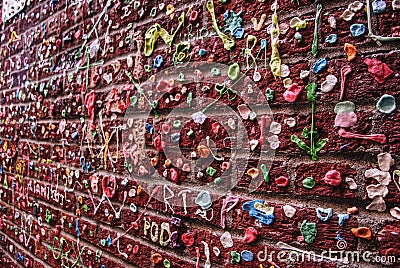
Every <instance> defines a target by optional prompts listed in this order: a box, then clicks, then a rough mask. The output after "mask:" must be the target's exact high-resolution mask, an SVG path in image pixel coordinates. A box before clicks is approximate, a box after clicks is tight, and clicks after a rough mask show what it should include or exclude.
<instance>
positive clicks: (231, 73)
mask: <svg viewBox="0 0 400 268" xmlns="http://www.w3.org/2000/svg"><path fill="white" fill-rule="evenodd" d="M239 73H240V66H239V64H237V63H234V64H232V65H231V66H229V70H228V77H229V79H231V80H236V79H237V78H238V77H239Z"/></svg>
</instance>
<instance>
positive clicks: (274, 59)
mask: <svg viewBox="0 0 400 268" xmlns="http://www.w3.org/2000/svg"><path fill="white" fill-rule="evenodd" d="M277 5H278V4H277V1H275V4H274V14H272V30H271V47H272V54H271V60H270V62H269V66H270V68H271V72H272V74H273V75H274V77H275V78H276V77H279V76H281V57H280V55H279V50H278V45H279V44H278V43H279V25H278V15H277V12H276V11H277Z"/></svg>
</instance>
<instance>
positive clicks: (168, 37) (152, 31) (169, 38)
mask: <svg viewBox="0 0 400 268" xmlns="http://www.w3.org/2000/svg"><path fill="white" fill-rule="evenodd" d="M178 21H179V25H178V27H177V28H176V30H175V31H174V33H173V34H169V33H168V32H167V30H165V29H164V28H161V25H160V24H158V23H155V24H154V25H153V26H150V28H149V29H147V31H146V33H145V35H144V42H145V43H144V55H145V56H146V57H148V56H151V54H153V51H154V44H155V43H156V41H157V39H158V37H161V38H162V39H163V40H164V42H165V44H167V46H169V47H171V45H172V42H173V41H174V38H175V36H176V34H177V33H178V32H179V30H180V29H181V28H182V26H183V24H184V22H185V14H183V13H182V15H180V16H179V18H178Z"/></svg>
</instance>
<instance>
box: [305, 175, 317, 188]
mask: <svg viewBox="0 0 400 268" xmlns="http://www.w3.org/2000/svg"><path fill="white" fill-rule="evenodd" d="M314 186H315V180H314V178H313V177H307V178H305V179H304V180H303V187H304V188H307V189H312V188H313V187H314Z"/></svg>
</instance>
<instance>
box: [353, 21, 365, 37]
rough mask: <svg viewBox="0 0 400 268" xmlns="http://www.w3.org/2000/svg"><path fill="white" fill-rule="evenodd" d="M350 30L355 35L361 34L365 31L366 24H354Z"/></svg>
mask: <svg viewBox="0 0 400 268" xmlns="http://www.w3.org/2000/svg"><path fill="white" fill-rule="evenodd" d="M350 32H351V34H352V35H353V36H354V37H357V36H361V35H363V34H364V33H365V25H364V24H360V23H356V24H352V25H351V26H350Z"/></svg>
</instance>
